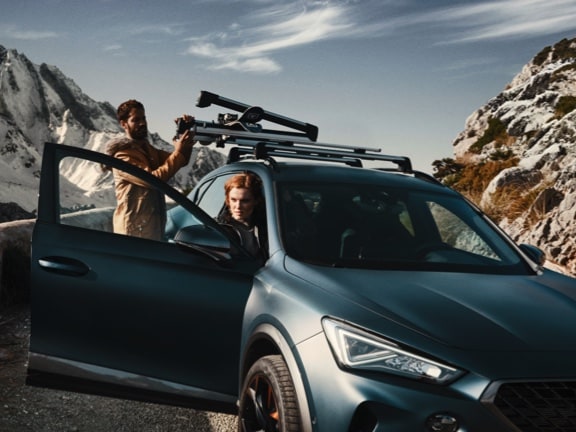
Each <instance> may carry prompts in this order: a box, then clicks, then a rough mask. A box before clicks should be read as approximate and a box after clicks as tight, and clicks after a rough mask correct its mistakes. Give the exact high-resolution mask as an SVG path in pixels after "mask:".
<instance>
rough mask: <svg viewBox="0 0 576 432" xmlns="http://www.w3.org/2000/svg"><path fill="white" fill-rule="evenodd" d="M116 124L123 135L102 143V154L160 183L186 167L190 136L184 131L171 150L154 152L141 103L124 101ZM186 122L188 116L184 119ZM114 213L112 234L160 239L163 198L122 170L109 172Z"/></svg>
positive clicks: (191, 136) (163, 216)
mask: <svg viewBox="0 0 576 432" xmlns="http://www.w3.org/2000/svg"><path fill="white" fill-rule="evenodd" d="M117 117H118V121H119V122H120V126H122V128H123V129H124V132H125V136H124V137H122V138H115V139H112V140H110V141H109V142H108V143H107V144H106V153H107V154H109V155H111V156H114V157H117V158H118V159H122V160H124V161H126V162H129V163H131V164H133V165H136V166H138V167H140V168H142V169H143V170H146V171H148V172H149V173H150V174H152V175H154V176H156V177H158V178H159V179H161V180H163V181H168V180H169V179H170V178H172V177H173V176H174V174H176V172H177V171H178V170H179V169H180V168H182V167H183V166H185V165H187V164H188V162H189V160H190V155H191V153H192V146H193V144H194V141H193V138H194V134H193V133H192V132H191V131H190V130H187V131H186V132H184V133H183V134H181V135H180V136H177V137H175V139H174V151H172V152H171V153H170V152H167V151H164V150H160V149H157V148H156V147H154V146H152V145H151V144H150V143H149V142H148V124H147V122H146V113H145V110H144V106H143V105H142V103H140V102H138V101H136V100H133V99H131V100H128V101H126V102H123V103H122V104H120V105H119V106H118V110H117ZM185 119H187V120H190V119H191V117H189V116H185ZM113 173H114V182H115V191H116V203H117V204H116V210H115V211H114V218H113V225H114V232H115V233H118V234H126V235H131V236H135V237H143V238H148V239H153V240H162V238H163V236H164V226H165V224H166V203H165V201H164V196H163V194H161V193H160V192H159V191H157V190H156V189H154V188H152V187H151V186H150V185H149V184H147V183H145V182H142V181H140V180H139V179H137V178H135V177H133V176H130V175H128V174H126V173H124V172H122V171H118V170H113Z"/></svg>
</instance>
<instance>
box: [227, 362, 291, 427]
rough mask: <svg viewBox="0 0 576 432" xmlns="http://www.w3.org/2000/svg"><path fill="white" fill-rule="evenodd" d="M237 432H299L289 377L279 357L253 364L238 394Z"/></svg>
mask: <svg viewBox="0 0 576 432" xmlns="http://www.w3.org/2000/svg"><path fill="white" fill-rule="evenodd" d="M238 430H239V432H300V431H301V421H300V410H299V409H298V401H297V399H296V392H295V391H294V384H293V383H292V377H291V376H290V372H289V371H288V366H286V362H285V361H284V359H283V358H282V356H279V355H271V356H266V357H262V358H261V359H259V360H258V361H257V362H256V363H254V364H253V365H252V367H251V368H250V370H249V371H248V374H247V375H246V378H245V379H244V384H243V385H242V392H241V394H240V406H239V410H238Z"/></svg>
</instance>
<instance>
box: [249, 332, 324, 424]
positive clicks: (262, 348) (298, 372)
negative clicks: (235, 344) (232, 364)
mask: <svg viewBox="0 0 576 432" xmlns="http://www.w3.org/2000/svg"><path fill="white" fill-rule="evenodd" d="M275 354H279V355H281V356H282V358H283V359H284V361H285V362H286V366H287V367H288V370H289V371H290V376H291V378H292V382H293V384H294V390H295V391H296V395H297V399H298V404H299V405H300V414H301V418H302V432H312V431H313V430H314V423H315V422H313V415H312V412H313V407H312V406H311V405H310V403H309V399H308V392H307V390H306V389H307V387H308V386H307V384H306V383H305V382H304V380H305V374H304V373H303V370H302V368H301V367H300V366H301V362H300V360H299V359H297V358H296V355H295V353H294V352H293V350H292V349H291V347H290V344H289V343H288V341H287V340H286V338H285V337H284V336H283V335H282V333H281V332H280V330H278V329H277V328H276V327H274V326H273V325H272V324H268V323H264V324H260V325H259V326H258V327H256V329H255V330H254V331H253V332H252V335H251V336H250V338H249V339H248V341H247V343H246V346H245V350H244V353H243V355H242V360H241V364H240V371H239V372H240V377H239V383H238V385H239V389H240V390H239V392H238V394H239V395H240V392H241V391H242V390H241V389H242V384H243V381H244V377H245V376H246V374H247V373H248V370H249V369H250V367H251V366H252V365H253V364H254V363H255V362H256V361H257V360H258V359H259V358H261V357H264V356H267V355H275Z"/></svg>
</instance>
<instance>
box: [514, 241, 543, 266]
mask: <svg viewBox="0 0 576 432" xmlns="http://www.w3.org/2000/svg"><path fill="white" fill-rule="evenodd" d="M520 250H522V252H524V253H525V254H526V255H527V256H528V258H530V259H531V260H532V261H534V262H535V263H536V264H538V265H540V266H541V265H544V263H545V262H546V254H545V253H544V251H543V250H542V249H540V248H538V247H536V246H532V245H529V244H525V243H523V244H521V245H520Z"/></svg>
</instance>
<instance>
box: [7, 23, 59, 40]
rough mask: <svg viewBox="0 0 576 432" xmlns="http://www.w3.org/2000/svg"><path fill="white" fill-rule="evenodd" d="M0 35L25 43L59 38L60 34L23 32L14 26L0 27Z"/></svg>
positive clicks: (35, 31)
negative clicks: (24, 41)
mask: <svg viewBox="0 0 576 432" xmlns="http://www.w3.org/2000/svg"><path fill="white" fill-rule="evenodd" d="M0 35H1V36H2V37H3V38H10V39H17V40H26V41H35V40H43V39H53V38H57V37H60V34H59V33H57V32H53V31H38V30H23V29H20V28H18V27H16V26H14V25H0Z"/></svg>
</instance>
